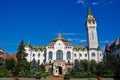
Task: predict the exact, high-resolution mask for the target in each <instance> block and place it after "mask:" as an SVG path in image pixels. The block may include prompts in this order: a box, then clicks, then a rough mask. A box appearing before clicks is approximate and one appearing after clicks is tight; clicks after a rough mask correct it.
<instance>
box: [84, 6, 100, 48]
mask: <svg viewBox="0 0 120 80" xmlns="http://www.w3.org/2000/svg"><path fill="white" fill-rule="evenodd" d="M86 30H87V40H88V41H87V42H88V48H89V49H96V48H98V37H97V22H96V19H95V18H94V17H93V14H92V12H91V10H90V7H88V14H87V20H86Z"/></svg>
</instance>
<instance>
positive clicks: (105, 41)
mask: <svg viewBox="0 0 120 80" xmlns="http://www.w3.org/2000/svg"><path fill="white" fill-rule="evenodd" d="M107 42H108V40H104V41H100V42H99V43H107Z"/></svg>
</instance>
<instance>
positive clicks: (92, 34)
mask: <svg viewBox="0 0 120 80" xmlns="http://www.w3.org/2000/svg"><path fill="white" fill-rule="evenodd" d="M92 39H94V32H93V31H92Z"/></svg>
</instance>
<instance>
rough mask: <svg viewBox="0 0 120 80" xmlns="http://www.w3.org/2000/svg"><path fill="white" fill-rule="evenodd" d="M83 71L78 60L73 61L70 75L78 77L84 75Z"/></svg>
mask: <svg viewBox="0 0 120 80" xmlns="http://www.w3.org/2000/svg"><path fill="white" fill-rule="evenodd" d="M84 73H85V71H84V68H83V67H82V66H81V64H80V62H79V61H78V60H75V63H74V68H73V69H72V70H71V75H74V76H80V75H84Z"/></svg>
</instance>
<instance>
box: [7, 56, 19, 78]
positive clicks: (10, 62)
mask: <svg viewBox="0 0 120 80" xmlns="http://www.w3.org/2000/svg"><path fill="white" fill-rule="evenodd" d="M17 64H18V63H17V62H16V61H15V59H14V58H8V59H6V60H5V65H6V67H7V69H8V70H9V71H10V72H11V74H12V75H13V80H16V79H17V78H16V76H17V75H18V74H19V68H18V67H19V66H18V65H17Z"/></svg>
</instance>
